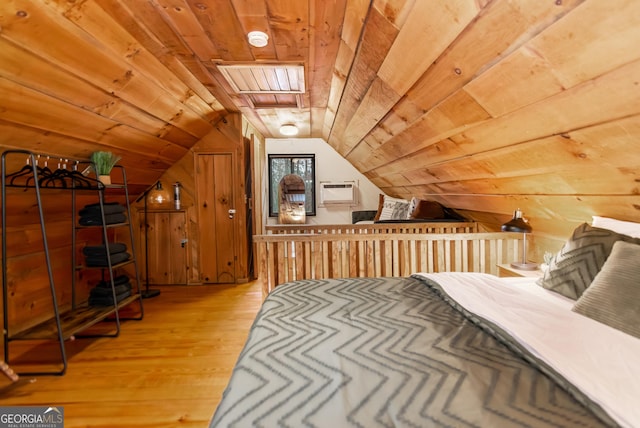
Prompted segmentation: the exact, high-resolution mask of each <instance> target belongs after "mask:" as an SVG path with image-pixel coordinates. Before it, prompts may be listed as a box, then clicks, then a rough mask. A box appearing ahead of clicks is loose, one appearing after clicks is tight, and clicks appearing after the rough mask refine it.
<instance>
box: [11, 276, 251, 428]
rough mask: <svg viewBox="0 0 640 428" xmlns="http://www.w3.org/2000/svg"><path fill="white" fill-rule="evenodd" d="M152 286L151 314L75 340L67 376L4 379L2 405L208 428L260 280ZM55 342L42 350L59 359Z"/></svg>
mask: <svg viewBox="0 0 640 428" xmlns="http://www.w3.org/2000/svg"><path fill="white" fill-rule="evenodd" d="M153 288H158V289H160V290H161V294H160V296H158V297H155V298H151V299H145V300H144V311H145V316H144V319H143V320H142V321H124V322H123V323H122V327H121V332H120V336H119V337H117V338H99V339H88V338H83V339H76V340H74V341H70V342H68V343H67V345H68V346H67V351H68V358H69V365H68V369H67V373H66V374H65V375H64V376H38V377H33V376H32V377H27V376H21V377H20V379H19V380H18V381H17V382H15V383H13V384H10V382H9V380H8V379H4V377H3V379H2V381H0V382H2V383H0V387H1V389H0V406H9V405H29V406H31V405H35V406H62V407H64V416H65V418H64V419H65V421H64V422H65V425H64V426H65V428H71V427H96V428H98V427H100V428H101V427H104V428H107V427H149V428H151V427H153V428H160V427H207V426H208V423H209V420H210V419H211V416H212V415H213V412H214V411H215V408H216V406H217V404H218V402H219V400H220V397H221V396H222V392H223V390H224V388H225V387H226V385H227V382H228V379H229V376H230V374H231V370H232V368H233V365H234V364H235V362H236V359H237V358H238V355H239V353H240V351H241V350H242V346H243V345H244V342H245V340H246V337H247V333H248V331H249V328H250V326H251V324H252V322H253V319H254V317H255V314H256V313H257V311H258V309H259V307H260V303H261V288H260V283H259V282H257V281H256V282H251V283H248V284H240V285H209V286H164V287H157V286H154V287H153ZM14 343H15V342H14ZM12 346H13V344H12ZM21 346H22V345H21ZM49 348H51V346H50V345H48V346H45V347H44V348H42V346H41V347H39V348H36V349H37V350H36V353H37V354H39V355H46V354H49V356H51V355H53V357H54V358H58V353H57V352H56V348H51V349H49ZM12 349H13V348H12ZM41 349H48V351H46V352H44V353H43V352H42V351H41ZM52 351H53V352H52ZM32 354H33V353H32ZM13 355H14V354H13V353H12V356H13ZM13 359H14V360H15V361H16V362H17V361H18V360H17V357H16V356H13ZM13 368H14V369H16V371H18V370H17V369H18V367H17V366H15V367H13Z"/></svg>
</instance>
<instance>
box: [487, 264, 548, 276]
mask: <svg viewBox="0 0 640 428" xmlns="http://www.w3.org/2000/svg"><path fill="white" fill-rule="evenodd" d="M543 274H544V272H542V271H541V270H540V268H538V269H536V270H524V269H515V268H512V267H511V265H510V264H508V263H505V264H499V265H498V276H499V277H501V278H505V277H514V276H524V277H529V278H540V277H542V275H543Z"/></svg>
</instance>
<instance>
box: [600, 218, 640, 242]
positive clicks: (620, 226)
mask: <svg viewBox="0 0 640 428" xmlns="http://www.w3.org/2000/svg"><path fill="white" fill-rule="evenodd" d="M592 219H593V221H592V222H591V226H593V227H599V228H601V229H609V230H613V231H614V232H617V233H621V234H623V235H629V236H631V237H633V238H640V223H634V222H632V221H623V220H616V219H615V218H608V217H599V216H597V215H594V216H593V217H592Z"/></svg>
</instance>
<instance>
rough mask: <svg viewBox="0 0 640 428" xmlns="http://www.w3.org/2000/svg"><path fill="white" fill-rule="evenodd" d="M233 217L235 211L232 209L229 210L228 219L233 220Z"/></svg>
mask: <svg viewBox="0 0 640 428" xmlns="http://www.w3.org/2000/svg"><path fill="white" fill-rule="evenodd" d="M235 215H236V210H234V209H230V210H229V218H230V219H233V217H234V216H235Z"/></svg>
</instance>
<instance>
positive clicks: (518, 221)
mask: <svg viewBox="0 0 640 428" xmlns="http://www.w3.org/2000/svg"><path fill="white" fill-rule="evenodd" d="M501 230H502V231H503V232H518V233H531V231H532V230H533V229H532V228H531V225H530V224H529V223H527V222H526V221H524V219H523V218H522V211H520V209H517V210H516V211H515V212H514V213H513V218H512V219H511V220H509V221H508V222H506V223H505V224H503V225H502V227H501Z"/></svg>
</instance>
